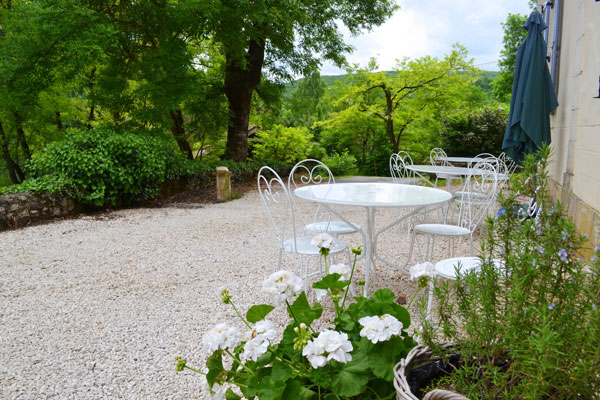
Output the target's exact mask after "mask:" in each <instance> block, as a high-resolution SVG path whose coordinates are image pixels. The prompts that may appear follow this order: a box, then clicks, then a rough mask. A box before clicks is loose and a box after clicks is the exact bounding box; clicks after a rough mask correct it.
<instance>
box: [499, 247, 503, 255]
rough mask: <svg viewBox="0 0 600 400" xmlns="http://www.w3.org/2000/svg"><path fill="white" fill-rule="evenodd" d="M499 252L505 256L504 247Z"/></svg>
mask: <svg viewBox="0 0 600 400" xmlns="http://www.w3.org/2000/svg"><path fill="white" fill-rule="evenodd" d="M498 252H499V253H500V255H502V254H504V247H500V250H498Z"/></svg>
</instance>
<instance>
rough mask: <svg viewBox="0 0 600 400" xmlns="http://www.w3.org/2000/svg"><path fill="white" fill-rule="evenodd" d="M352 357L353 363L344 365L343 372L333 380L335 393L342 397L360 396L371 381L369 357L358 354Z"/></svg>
mask: <svg viewBox="0 0 600 400" xmlns="http://www.w3.org/2000/svg"><path fill="white" fill-rule="evenodd" d="M352 357H353V358H352V361H350V362H349V363H346V364H344V365H343V366H342V369H341V371H340V372H339V373H338V374H337V375H336V376H335V377H334V378H333V383H332V387H333V391H334V393H335V394H337V395H338V396H340V397H352V396H358V395H359V394H361V393H362V392H363V391H364V390H365V387H366V385H367V382H368V381H369V376H368V374H367V371H368V369H369V361H368V358H367V356H366V355H365V354H364V353H362V352H357V353H356V354H354V355H353V356H352Z"/></svg>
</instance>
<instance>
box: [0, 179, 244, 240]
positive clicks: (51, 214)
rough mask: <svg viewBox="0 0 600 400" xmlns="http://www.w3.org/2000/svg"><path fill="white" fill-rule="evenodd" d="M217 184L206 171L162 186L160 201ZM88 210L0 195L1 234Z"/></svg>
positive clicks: (53, 200)
mask: <svg viewBox="0 0 600 400" xmlns="http://www.w3.org/2000/svg"><path fill="white" fill-rule="evenodd" d="M254 177H255V173H253V172H245V171H235V172H234V173H232V180H233V181H235V182H244V181H248V180H251V179H253V178H254ZM214 185H216V172H215V171H205V172H201V173H197V174H194V175H193V176H189V177H187V178H186V179H181V180H177V181H167V182H164V183H163V184H162V185H161V188H160V194H159V198H161V199H164V198H167V197H170V196H173V195H175V194H177V193H181V192H183V191H185V190H188V189H204V188H209V187H214ZM84 211H85V207H83V206H82V205H80V204H78V203H77V202H76V201H75V200H73V199H70V198H65V197H61V198H58V197H56V196H52V195H49V194H36V193H31V192H27V193H16V194H6V195H0V231H3V230H6V229H12V228H19V227H22V226H26V225H29V224H32V223H36V222H41V221H46V220H51V219H54V218H62V217H68V216H70V215H73V214H77V213H81V212H84Z"/></svg>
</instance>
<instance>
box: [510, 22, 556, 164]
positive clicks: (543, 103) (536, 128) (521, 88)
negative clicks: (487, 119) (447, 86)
mask: <svg viewBox="0 0 600 400" xmlns="http://www.w3.org/2000/svg"><path fill="white" fill-rule="evenodd" d="M523 27H524V28H525V29H527V36H526V37H525V40H524V41H523V43H522V44H521V46H519V50H518V52H517V63H516V64H515V79H514V81H513V88H512V98H511V100H510V114H509V116H508V124H507V126H506V131H505V132H504V140H503V142H502V150H504V151H505V152H506V154H507V155H508V156H509V157H510V158H512V159H513V160H515V161H517V162H521V161H522V160H523V158H524V157H525V154H529V153H532V152H535V151H536V150H537V149H538V147H539V146H541V144H542V143H547V144H550V140H551V139H550V113H551V112H552V111H554V110H555V109H556V107H558V102H557V101H556V94H555V93H554V85H553V83H552V79H551V78H550V72H548V65H547V64H546V41H545V40H544V38H543V37H542V32H543V31H544V30H545V29H546V28H547V26H546V24H545V23H544V20H543V18H542V15H541V14H540V13H539V12H537V11H534V12H532V13H531V15H530V16H529V19H527V22H526V23H525V25H523Z"/></svg>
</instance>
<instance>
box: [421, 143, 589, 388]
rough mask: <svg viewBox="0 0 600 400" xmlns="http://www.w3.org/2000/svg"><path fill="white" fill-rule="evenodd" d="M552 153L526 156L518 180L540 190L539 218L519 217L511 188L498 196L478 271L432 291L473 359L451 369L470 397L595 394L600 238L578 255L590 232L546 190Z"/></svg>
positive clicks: (449, 333)
mask: <svg viewBox="0 0 600 400" xmlns="http://www.w3.org/2000/svg"><path fill="white" fill-rule="evenodd" d="M549 154H550V150H549V148H548V147H544V148H543V149H542V150H540V151H539V152H538V153H537V154H535V155H528V156H527V158H526V160H525V163H524V174H523V176H521V177H519V178H518V179H515V181H514V189H515V192H516V193H518V194H522V195H526V196H530V197H532V196H535V199H536V201H537V204H538V205H539V206H540V207H541V209H540V211H539V212H538V214H537V217H536V218H533V219H527V220H524V219H523V217H522V215H521V213H520V212H519V211H518V210H519V203H518V202H517V198H516V193H515V192H512V193H511V194H510V195H509V196H508V197H506V198H503V197H501V198H500V202H501V205H502V208H501V209H500V211H499V212H498V214H497V216H496V217H495V218H489V219H488V221H487V226H486V228H487V234H486V236H487V237H486V240H485V242H484V243H483V245H482V249H481V255H480V257H481V259H482V267H481V270H480V271H479V272H473V271H472V272H470V273H467V274H458V279H457V280H456V281H451V282H444V283H443V284H442V285H439V287H438V288H437V289H436V297H437V298H438V301H439V306H438V312H439V316H440V319H441V326H440V330H441V334H442V335H443V336H444V338H445V339H448V340H450V341H455V340H459V341H460V348H461V357H462V358H463V359H465V360H473V361H474V363H472V364H469V363H466V364H465V368H459V369H458V370H456V372H454V373H453V376H452V378H453V379H452V381H453V385H454V388H455V390H457V391H459V392H461V393H462V394H464V395H465V396H467V397H469V398H482V399H495V398H503V399H544V398H561V399H567V398H585V399H592V398H596V397H597V396H598V393H599V390H600V381H599V379H598V374H597V372H598V370H600V307H598V299H600V261H599V260H598V256H599V255H600V246H596V248H595V251H594V252H595V256H594V257H593V258H592V259H591V260H582V259H581V258H580V257H579V256H578V251H579V250H580V249H581V246H582V244H583V243H584V240H585V238H584V237H583V235H580V234H579V233H577V231H576V230H575V226H574V224H573V222H572V221H571V219H570V218H568V217H567V216H566V215H565V214H564V211H563V209H562V206H561V205H560V204H559V203H554V204H552V202H551V199H550V198H549V196H548V189H549V188H548V186H547V184H548V183H547V166H548V165H547V160H548V156H549ZM536 157H537V159H536ZM493 258H497V259H500V260H501V261H502V267H500V268H498V267H495V266H494V263H493V262H492V261H491V260H492V259H493ZM429 328H431V325H429ZM426 333H427V335H426V338H427V339H428V341H430V343H432V342H431V339H432V338H431V336H430V334H431V333H432V332H431V331H430V330H426ZM432 344H433V343H432Z"/></svg>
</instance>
